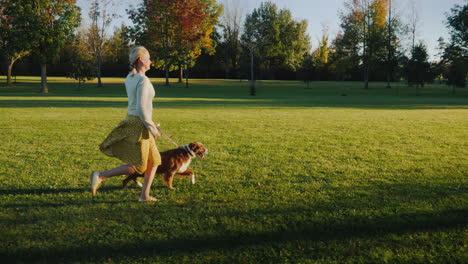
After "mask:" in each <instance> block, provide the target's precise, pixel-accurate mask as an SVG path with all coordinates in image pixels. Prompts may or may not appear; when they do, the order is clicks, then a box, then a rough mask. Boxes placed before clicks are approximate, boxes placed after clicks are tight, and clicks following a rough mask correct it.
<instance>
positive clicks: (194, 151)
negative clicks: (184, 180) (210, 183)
mask: <svg viewBox="0 0 468 264" xmlns="http://www.w3.org/2000/svg"><path fill="white" fill-rule="evenodd" d="M160 154H161V165H159V166H158V169H157V171H156V174H163V178H162V179H163V181H165V182H166V184H167V187H169V189H174V187H173V186H172V181H173V180H174V175H176V174H177V175H179V176H181V177H187V176H190V177H191V182H192V184H195V173H193V172H192V171H189V170H188V166H189V165H190V162H192V159H193V158H195V157H196V156H199V157H200V158H202V159H205V154H208V149H207V148H205V146H203V144H202V143H200V142H192V143H190V144H187V145H185V146H181V147H179V148H176V149H171V150H168V151H164V152H160ZM138 177H143V174H138V173H135V174H132V175H129V176H127V178H125V180H123V187H125V186H126V185H127V184H128V182H129V181H134V182H135V183H136V184H137V185H139V186H141V183H139V182H138V181H137V178H138Z"/></svg>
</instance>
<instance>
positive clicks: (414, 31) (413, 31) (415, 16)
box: [408, 0, 421, 51]
mask: <svg viewBox="0 0 468 264" xmlns="http://www.w3.org/2000/svg"><path fill="white" fill-rule="evenodd" d="M409 4H410V7H409V12H410V14H409V16H408V19H409V21H408V30H409V33H410V37H411V51H412V50H413V49H414V48H415V45H416V36H417V35H418V28H419V26H420V25H421V21H420V19H419V13H418V8H417V7H416V2H415V0H411V1H410V2H409Z"/></svg>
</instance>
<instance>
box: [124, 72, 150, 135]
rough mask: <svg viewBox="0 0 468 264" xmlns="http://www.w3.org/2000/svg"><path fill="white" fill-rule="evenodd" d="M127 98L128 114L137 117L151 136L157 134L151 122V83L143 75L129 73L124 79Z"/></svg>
mask: <svg viewBox="0 0 468 264" xmlns="http://www.w3.org/2000/svg"><path fill="white" fill-rule="evenodd" d="M125 90H126V91H127V96H128V114H129V115H134V116H139V117H140V118H141V120H142V121H143V123H144V124H145V126H146V128H148V130H149V131H150V132H151V134H153V135H154V134H156V133H157V128H156V125H155V124H154V122H153V98H154V95H155V92H154V87H153V85H152V84H151V81H150V80H149V79H148V77H146V76H145V75H143V74H133V73H129V74H128V75H127V78H126V79H125Z"/></svg>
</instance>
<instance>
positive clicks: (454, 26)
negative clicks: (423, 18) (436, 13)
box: [443, 4, 468, 93]
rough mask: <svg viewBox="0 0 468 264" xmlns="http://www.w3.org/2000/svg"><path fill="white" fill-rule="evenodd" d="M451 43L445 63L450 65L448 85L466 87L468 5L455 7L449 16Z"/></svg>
mask: <svg viewBox="0 0 468 264" xmlns="http://www.w3.org/2000/svg"><path fill="white" fill-rule="evenodd" d="M447 27H448V28H449V33H450V43H449V44H448V45H447V46H446V48H445V51H444V55H443V61H444V62H446V63H447V64H449V66H448V72H447V79H448V82H447V84H448V85H451V86H452V87H453V89H452V93H454V92H455V87H465V85H466V79H467V74H468V4H465V5H464V6H460V5H455V6H454V7H453V8H452V9H451V10H450V14H448V16H447Z"/></svg>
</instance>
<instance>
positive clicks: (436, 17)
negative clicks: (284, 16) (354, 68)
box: [77, 0, 467, 59]
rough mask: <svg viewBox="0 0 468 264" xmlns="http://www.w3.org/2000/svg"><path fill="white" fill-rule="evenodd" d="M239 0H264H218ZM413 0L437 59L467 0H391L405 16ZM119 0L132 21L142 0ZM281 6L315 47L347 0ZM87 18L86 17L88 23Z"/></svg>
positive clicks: (253, 0)
mask: <svg viewBox="0 0 468 264" xmlns="http://www.w3.org/2000/svg"><path fill="white" fill-rule="evenodd" d="M224 1H238V2H239V6H240V7H241V9H242V12H243V13H244V14H248V13H251V12H252V10H253V9H254V8H258V7H259V6H260V3H261V2H263V1H264V0H218V2H224ZM411 1H413V2H414V3H415V6H416V7H417V11H416V12H417V14H418V17H419V31H418V32H417V40H418V41H423V42H424V43H425V44H426V46H427V48H428V52H429V55H430V56H431V59H435V55H436V53H437V52H436V49H435V48H436V47H437V39H438V38H439V37H444V39H446V40H448V39H449V37H448V30H447V28H446V26H445V24H444V21H445V17H446V16H445V14H446V13H447V12H449V11H450V8H452V7H453V6H454V5H455V4H459V5H462V4H464V3H466V1H467V0H392V3H393V7H394V9H395V13H396V14H399V16H400V17H401V18H402V20H405V19H408V17H410V12H409V10H411V8H410V7H411V4H410V2H411ZM115 2H118V4H117V5H116V6H112V7H111V9H112V10H113V11H114V12H115V13H116V14H119V15H120V18H118V19H115V20H114V22H113V24H114V26H117V25H120V24H121V23H124V24H126V25H131V21H130V20H129V19H128V18H127V14H126V12H125V9H128V8H129V7H130V6H131V5H133V6H136V5H137V4H138V3H139V2H141V1H140V0H115ZM271 2H273V3H275V4H276V5H277V6H278V7H279V8H287V9H289V10H290V11H291V14H292V16H293V18H294V19H296V20H303V19H306V20H307V21H308V33H309V36H310V38H311V42H312V49H315V48H317V45H318V38H320V36H321V35H322V28H323V25H326V26H327V27H328V28H329V29H328V33H329V35H330V39H333V38H334V36H335V35H336V34H337V33H338V32H339V29H340V28H339V24H340V19H339V11H340V10H343V8H344V2H346V0H271ZM77 3H78V6H80V7H81V8H82V10H83V11H82V12H83V15H82V17H83V18H84V19H88V16H87V12H88V10H89V6H90V4H89V0H78V1H77ZM86 23H87V21H86V20H85V21H84V24H86ZM404 41H405V43H404V44H406V45H409V39H406V40H404Z"/></svg>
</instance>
